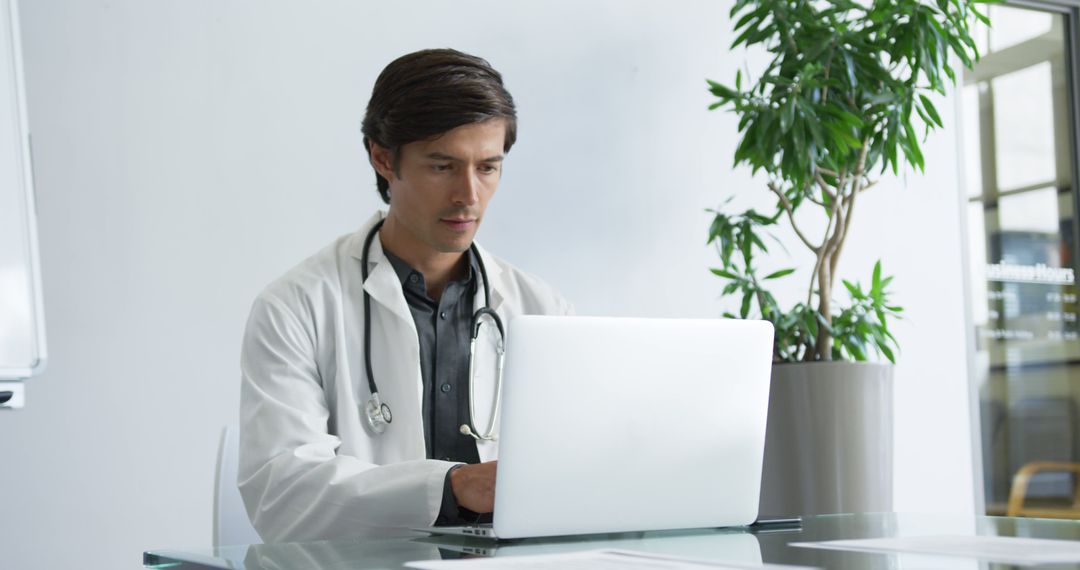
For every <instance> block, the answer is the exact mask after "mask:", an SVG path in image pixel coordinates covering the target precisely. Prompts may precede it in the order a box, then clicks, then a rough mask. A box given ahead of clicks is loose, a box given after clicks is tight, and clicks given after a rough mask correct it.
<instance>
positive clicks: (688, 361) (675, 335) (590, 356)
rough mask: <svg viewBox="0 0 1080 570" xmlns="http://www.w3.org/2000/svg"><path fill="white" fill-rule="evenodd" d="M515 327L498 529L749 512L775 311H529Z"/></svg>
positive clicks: (510, 531) (711, 523)
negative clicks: (739, 316)
mask: <svg viewBox="0 0 1080 570" xmlns="http://www.w3.org/2000/svg"><path fill="white" fill-rule="evenodd" d="M508 332H509V334H508V339H507V354H506V370H505V381H504V387H503V404H502V406H503V408H502V418H501V424H502V425H501V430H500V432H501V433H500V445H499V473H498V478H497V479H496V490H495V518H494V527H495V533H496V535H498V536H499V538H522V537H537V536H556V535H570V534H588V533H599V532H623V531H638V530H660V529H679V528H699V527H722V526H734V525H747V524H750V523H752V522H753V521H754V519H755V518H756V517H757V509H758V495H759V486H760V483H761V465H762V456H763V453H764V449H765V422H766V413H767V410H768V402H769V376H770V369H771V364H772V340H773V329H772V325H771V324H770V323H768V322H764V321H743V320H727V319H725V320H711V319H710V320H705V319H636V318H601V317H550V316H522V317H518V318H516V319H514V320H513V321H512V322H511V323H510V326H509V328H508Z"/></svg>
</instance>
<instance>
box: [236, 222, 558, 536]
mask: <svg viewBox="0 0 1080 570" xmlns="http://www.w3.org/2000/svg"><path fill="white" fill-rule="evenodd" d="M383 215H384V214H383V213H382V212H380V213H377V214H376V215H375V216H373V217H372V218H371V219H370V220H368V222H367V223H365V224H364V226H363V227H362V228H361V229H360V230H359V231H357V232H356V233H353V234H349V235H345V236H342V237H341V238H339V239H337V240H336V241H335V242H334V243H332V244H331V245H330V246H328V247H327V248H325V249H323V250H322V251H320V252H319V253H317V254H315V255H314V256H312V257H310V258H308V259H307V260H306V261H304V262H303V263H301V264H300V265H298V266H297V267H295V268H294V269H292V270H291V271H289V272H288V273H287V274H285V275H284V276H283V277H282V278H280V279H278V280H277V281H275V282H274V283H272V284H271V285H270V286H269V287H267V288H266V290H264V291H263V292H262V293H261V294H260V295H259V296H258V298H257V299H256V300H255V303H254V305H253V307H252V309H251V315H250V317H249V319H248V323H247V329H246V331H245V333H244V341H243V349H242V354H241V371H242V378H241V396H240V463H239V473H238V478H237V482H238V484H239V486H240V493H241V495H242V496H243V498H244V503H245V505H246V507H247V511H248V515H249V516H250V517H251V520H252V523H253V524H254V526H255V528H256V530H258V532H259V534H260V536H262V538H263V540H265V541H268V542H280V541H299V540H317V539H327V538H335V537H351V536H360V535H368V536H370V535H375V534H380V533H381V532H385V531H389V530H391V529H394V528H398V529H400V528H410V527H424V526H430V525H431V524H432V523H433V522H434V521H435V518H436V517H437V516H438V513H439V509H440V506H441V503H442V493H443V481H444V478H445V476H446V472H447V470H448V469H449V468H450V467H451V466H453V463H449V462H445V461H436V460H429V459H426V452H425V446H424V430H423V420H422V418H421V409H422V406H421V401H422V380H421V375H420V349H419V341H418V339H417V333H416V326H415V324H414V322H413V317H412V314H411V313H410V312H409V307H408V305H407V303H406V301H405V296H404V294H403V293H402V289H401V282H400V280H399V279H398V276H397V274H396V273H395V272H394V269H393V267H392V266H391V264H390V262H389V260H388V259H387V258H386V256H385V255H384V254H383V250H382V245H381V243H380V241H379V239H378V238H376V239H375V240H374V241H373V242H372V246H371V252H370V255H369V259H368V263H369V267H370V271H369V275H368V281H367V283H366V284H365V283H363V280H362V278H361V274H360V259H361V256H362V255H363V251H362V250H363V246H364V238H365V237H366V235H367V233H368V230H369V229H370V228H371V227H372V225H373V224H374V223H375V222H376V221H377V220H378V219H379V218H381V217H382V216H383ZM480 255H481V258H482V259H483V261H484V263H485V266H486V268H487V272H488V278H489V279H490V280H491V283H490V288H491V307H492V308H493V309H494V310H495V311H496V312H497V313H498V314H499V316H500V317H501V318H502V320H503V322H504V323H509V320H510V318H511V317H512V316H513V315H518V314H568V313H570V312H571V310H572V309H571V307H570V305H569V304H568V303H567V302H566V301H565V300H564V299H563V298H562V297H560V296H559V295H558V294H557V293H556V292H555V291H554V290H552V289H551V288H550V287H549V286H547V285H546V284H544V283H543V282H542V281H540V280H538V279H537V278H535V277H533V276H531V275H528V274H526V273H523V272H521V271H519V270H517V269H515V268H514V267H512V266H510V265H509V264H507V263H505V262H504V261H502V260H500V259H498V258H496V257H493V256H491V255H490V254H488V253H487V252H485V251H484V250H483V249H480ZM364 289H366V290H367V292H368V293H369V294H370V295H371V312H372V315H371V332H372V338H371V358H372V368H373V371H374V374H375V381H376V383H377V385H378V389H379V396H380V398H381V399H382V401H383V402H384V403H386V404H388V405H389V406H390V408H391V410H392V412H393V423H391V424H390V426H389V427H387V429H386V431H385V432H384V433H382V434H381V435H376V434H374V433H373V432H372V431H371V430H370V428H368V426H367V423H366V421H365V413H364V405H365V404H366V403H367V401H368V398H369V397H370V391H369V389H368V383H367V378H366V375H365V371H364V361H363V358H364V357H363V354H364V339H363V331H364V304H363V290H364ZM474 303H475V304H474V306H475V307H477V308H479V307H481V306H483V303H484V299H483V288H482V287H480V288H478V292H477V296H476V298H475V301H474ZM483 330H485V331H487V333H488V334H482V335H481V339H480V341H479V342H478V346H477V356H476V358H477V370H476V380H475V382H476V386H475V395H476V414H477V417H476V423H475V425H476V426H478V427H479V428H480V429H485V428H486V426H487V423H488V421H489V418H490V414H491V412H492V410H493V403H492V398H493V395H494V384H495V382H494V377H495V356H494V339H495V336H496V335H495V334H494V330H493V327H490V326H484V327H483ZM509 334H513V333H512V332H511V331H508V335H509ZM477 451H478V452H479V455H480V459H481V461H489V460H492V459H495V458H496V457H497V454H498V444H497V443H496V442H479V443H478V444H477Z"/></svg>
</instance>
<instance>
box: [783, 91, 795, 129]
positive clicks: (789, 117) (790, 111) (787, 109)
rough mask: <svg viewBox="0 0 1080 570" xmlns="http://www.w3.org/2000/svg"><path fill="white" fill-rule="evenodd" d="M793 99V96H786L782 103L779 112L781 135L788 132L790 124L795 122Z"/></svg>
mask: <svg viewBox="0 0 1080 570" xmlns="http://www.w3.org/2000/svg"><path fill="white" fill-rule="evenodd" d="M795 99H796V96H795V95H794V94H791V95H788V100H787V101H785V102H784V105H783V108H782V109H781V110H780V132H782V133H786V132H788V129H790V128H791V123H792V122H793V121H794V120H795Z"/></svg>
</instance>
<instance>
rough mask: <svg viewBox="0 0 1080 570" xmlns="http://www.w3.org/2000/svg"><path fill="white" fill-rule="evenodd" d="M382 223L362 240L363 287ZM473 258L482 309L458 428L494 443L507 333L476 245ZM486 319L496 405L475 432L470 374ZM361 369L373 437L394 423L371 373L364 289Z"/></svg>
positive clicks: (474, 324)
mask: <svg viewBox="0 0 1080 570" xmlns="http://www.w3.org/2000/svg"><path fill="white" fill-rule="evenodd" d="M384 221H385V220H379V221H378V222H376V223H375V226H374V227H372V228H371V231H369V232H368V235H367V238H365V239H364V253H363V255H362V256H361V259H360V273H361V275H362V276H363V281H364V283H365V284H366V283H367V278H368V251H369V250H370V249H371V242H372V241H374V240H375V235H376V234H378V233H379V228H381V227H382V225H383V222H384ZM469 248H470V250H472V253H473V255H474V256H475V257H476V264H477V265H478V266H479V267H480V277H481V280H482V281H483V282H484V306H483V307H481V308H480V309H478V310H477V311H476V312H475V313H473V317H472V323H471V326H470V329H471V331H472V340H471V341H470V342H469V423H467V424H461V427H460V428H459V429H458V431H460V432H461V433H462V435H467V436H470V437H472V438H473V439H477V440H485V441H496V440H497V439H498V438H497V437H496V436H495V423H496V421H498V418H499V407H500V406H499V404H500V403H501V399H500V396H501V393H502V373H503V355H504V354H505V350H504V346H505V344H506V331H505V329H503V324H502V319H500V318H499V315H498V314H497V313H496V312H495V310H494V309H492V308H491V291H490V290H489V288H488V276H487V268H485V267H484V260H483V258H481V257H480V251H479V250H477V249H476V244H473V245H470V246H469ZM485 315H486V316H487V317H488V318H489V319H490V320H491V321H492V322H493V323H495V328H496V329H498V331H499V342H498V344H497V351H496V353H497V355H498V356H497V361H496V369H495V406H494V413H492V414H491V421H490V422H489V423H488V429H487V431H486V432H485V433H483V434H480V433H477V430H475V429H473V427H472V426H473V425H475V424H476V411H475V409H474V407H473V386H474V384H475V383H474V382H473V373H474V372H475V368H474V366H473V363H474V362H475V361H476V340H477V338H479V337H480V327H481V325H482V324H483V317H484V316H485ZM364 369H365V371H366V372H367V379H368V390H370V391H371V398H370V399H369V400H368V402H367V404H366V405H365V406H364V415H365V417H366V419H367V424H368V427H370V428H371V431H372V432H374V433H375V434H376V435H378V434H381V433H383V432H384V431H386V427H387V426H389V425H390V423H391V422H392V421H394V416H393V414H392V413H391V412H390V406H388V405H386V404H384V403H383V402H382V401H381V400H380V399H379V389H378V387H377V386H376V385H375V374H374V373H373V372H372V370H371V295H369V294H368V292H367V289H364Z"/></svg>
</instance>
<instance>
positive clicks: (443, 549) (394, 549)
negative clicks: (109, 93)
mask: <svg viewBox="0 0 1080 570" xmlns="http://www.w3.org/2000/svg"><path fill="white" fill-rule="evenodd" d="M927 535H969V536H970V535H985V536H1018V537H1027V538H1049V539H1066V540H1080V521H1071V520H1051V519H1025V518H1007V517H975V516H972V517H948V516H940V515H915V514H896V513H869V514H845V515H823V516H814V517H807V518H805V519H804V520H803V522H802V525H801V526H800V527H798V528H777V529H764V530H758V531H756V532H751V531H748V530H746V529H741V528H739V529H699V530H686V531H663V532H634V533H619V534H601V535H589V536H578V537H569V538H558V539H553V538H542V539H529V540H515V541H510V542H505V543H498V544H496V543H494V542H488V541H481V540H477V539H472V538H445V537H443V538H435V537H430V536H427V535H425V534H420V533H404V532H403V533H402V534H400V535H398V536H386V537H381V538H355V539H349V540H334V541H320V542H297V543H279V544H256V545H250V546H226V547H221V548H216V549H210V550H201V551H200V550H191V551H179V550H151V551H148V552H146V553H144V554H143V563H144V564H145V566H146V567H147V568H159V569H164V568H168V569H170V570H173V569H177V570H179V569H186V568H236V569H240V568H243V569H245V570H270V569H273V570H291V569H304V570H319V569H335V570H337V569H344V568H358V569H360V568H401V567H402V565H404V564H405V563H406V562H409V561H413V560H437V559H441V558H463V557H470V556H518V555H529V554H554V553H565V552H573V551H579V550H590V549H595V548H622V549H627V550H640V551H645V552H653V553H659V554H668V555H678V556H688V557H693V558H702V559H709V560H715V561H717V562H722V563H728V564H732V565H744V566H760V565H761V564H762V563H769V564H790V565H800V566H812V567H817V568H843V569H870V570H873V569H916V568H918V569H922V568H934V569H949V568H962V569H970V570H981V569H984V568H985V569H991V568H993V569H1000V568H1013V566H1010V565H1003V564H995V563H992V562H987V561H978V560H975V559H969V558H959V557H940V556H929V555H921V554H869V553H861V552H842V551H832V550H820V549H812V548H802V547H795V546H789V545H788V543H791V542H805V541H818V540H839V539H850V538H877V537H894V536H927ZM1037 568H1038V569H1039V570H1046V569H1050V568H1054V569H1057V568H1080V564H1077V565H1070V566H1061V565H1042V566H1038V567H1037Z"/></svg>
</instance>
